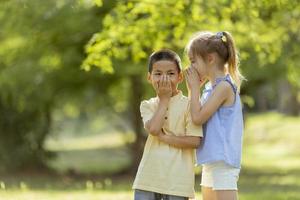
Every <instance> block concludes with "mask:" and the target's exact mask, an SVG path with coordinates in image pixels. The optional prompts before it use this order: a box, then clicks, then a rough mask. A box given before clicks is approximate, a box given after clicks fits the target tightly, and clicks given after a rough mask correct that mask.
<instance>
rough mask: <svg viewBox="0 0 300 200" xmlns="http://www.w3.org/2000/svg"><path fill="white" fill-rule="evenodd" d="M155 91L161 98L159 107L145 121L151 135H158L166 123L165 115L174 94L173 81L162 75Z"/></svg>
mask: <svg viewBox="0 0 300 200" xmlns="http://www.w3.org/2000/svg"><path fill="white" fill-rule="evenodd" d="M155 91H156V94H157V96H158V98H159V103H158V107H157V110H156V111H155V113H154V115H153V116H152V118H151V119H150V120H149V121H147V122H146V123H145V129H146V130H147V131H148V132H149V133H150V134H151V135H154V136H157V135H158V134H159V133H160V131H161V129H162V127H163V125H164V123H165V115H166V112H167V109H168V104H169V101H170V98H171V96H172V87H171V81H170V79H169V77H168V76H166V75H164V76H162V77H161V79H160V81H159V82H158V83H157V84H156V86H155Z"/></svg>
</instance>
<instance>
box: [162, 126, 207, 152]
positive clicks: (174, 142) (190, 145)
mask: <svg viewBox="0 0 300 200" xmlns="http://www.w3.org/2000/svg"><path fill="white" fill-rule="evenodd" d="M158 139H159V140H160V141H162V142H164V143H167V144H169V145H171V146H174V147H176V148H180V149H196V148H198V147H199V145H200V142H201V138H200V136H175V135H167V134H165V133H164V132H163V130H161V131H160V133H159V135H158Z"/></svg>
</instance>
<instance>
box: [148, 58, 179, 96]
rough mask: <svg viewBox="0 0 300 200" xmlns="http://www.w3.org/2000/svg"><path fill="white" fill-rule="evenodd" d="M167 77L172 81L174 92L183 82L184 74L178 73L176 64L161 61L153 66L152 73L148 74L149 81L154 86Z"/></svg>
mask: <svg viewBox="0 0 300 200" xmlns="http://www.w3.org/2000/svg"><path fill="white" fill-rule="evenodd" d="M163 75H166V76H168V77H169V79H170V81H171V87H172V92H175V91H176V90H177V85H178V83H180V82H181V81H182V73H180V72H179V71H178V68H177V65H176V64H175V62H173V61H170V60H160V61H157V62H155V63H154V64H153V66H152V72H151V73H148V81H149V82H151V84H152V86H153V87H154V88H155V85H156V84H157V83H158V82H159V81H160V80H161V78H162V76H163Z"/></svg>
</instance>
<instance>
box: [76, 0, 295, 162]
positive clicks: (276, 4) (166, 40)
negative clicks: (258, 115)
mask: <svg viewBox="0 0 300 200" xmlns="http://www.w3.org/2000/svg"><path fill="white" fill-rule="evenodd" d="M299 10H300V7H299V4H297V3H296V2H294V1H287V0H286V1H269V0H267V1H258V0H257V1H251V2H249V1H246V0H234V1H224V0H214V1H203V0H189V1H186V0H176V1H175V0H171V1H160V0H152V1H149V0H141V1H134V0H128V1H125V2H124V1H119V2H118V3H117V5H116V6H115V7H114V9H112V10H111V11H110V13H108V14H107V15H106V16H105V18H104V20H103V23H102V25H103V27H102V29H101V31H99V32H97V33H95V34H94V36H93V37H92V38H91V40H90V41H89V43H88V44H87V46H86V52H87V57H86V59H85V60H84V62H83V64H82V67H83V68H84V69H86V70H90V69H91V67H93V66H96V67H99V68H100V69H101V70H102V72H104V73H115V74H123V75H124V76H128V78H129V79H130V80H131V81H130V82H131V84H130V85H129V87H131V93H130V95H131V98H128V102H129V104H130V105H131V106H130V107H129V108H131V109H132V110H129V112H131V113H133V115H134V120H132V121H131V122H132V127H134V130H135V133H136V141H135V145H133V152H135V153H133V158H134V160H135V161H136V159H138V158H139V157H140V155H136V152H142V150H141V145H140V144H141V143H142V141H143V138H144V137H143V133H142V132H143V131H142V130H143V129H142V127H141V121H140V119H139V118H140V116H139V115H140V114H139V111H138V108H139V102H140V100H141V98H142V97H144V96H145V92H144V91H145V89H144V86H143V85H142V83H143V80H142V79H143V78H144V77H145V76H144V75H143V74H146V67H145V66H146V59H147V57H148V55H149V54H150V53H151V52H152V51H154V50H157V49H161V48H171V49H174V50H175V51H177V52H179V53H181V55H183V50H184V47H185V45H186V43H187V42H188V39H189V38H190V36H191V35H192V34H193V33H195V32H197V31H199V30H211V31H220V30H228V31H230V32H232V34H233V35H234V37H235V39H236V42H237V44H238V48H239V50H240V52H241V58H242V71H243V73H244V74H245V76H246V77H247V79H249V81H248V82H247V83H246V84H245V85H244V87H243V88H242V94H243V93H247V94H248V93H249V94H250V96H254V94H255V93H256V90H255V88H257V87H258V86H260V85H261V84H262V83H263V82H268V81H271V82H276V80H278V79H280V78H283V79H286V78H288V81H289V83H291V84H292V85H293V87H296V88H299V85H298V82H299V81H298V79H299V75H300V74H299V70H298V69H299V67H298V64H297V63H298V62H297V60H298V59H297V58H295V55H297V53H299V45H297V44H298V43H299V24H300V20H299V19H300V15H299V14H300V13H299ZM295 27H298V28H295ZM285 48H287V49H289V50H291V51H292V52H293V53H291V54H289V53H288V52H283V50H284V49H285ZM286 54H289V55H288V56H286ZM120 63H122V64H120ZM124 63H125V64H124ZM296 82H297V83H296ZM136 85H138V86H139V87H136ZM246 91H247V92H246ZM297 91H298V89H297ZM297 94H298V93H297ZM136 163H137V162H133V164H136Z"/></svg>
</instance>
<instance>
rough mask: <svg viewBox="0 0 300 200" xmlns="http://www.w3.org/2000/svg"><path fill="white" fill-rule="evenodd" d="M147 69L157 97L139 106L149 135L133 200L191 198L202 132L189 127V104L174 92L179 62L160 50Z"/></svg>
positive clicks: (176, 91)
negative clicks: (197, 150) (195, 162)
mask: <svg viewBox="0 0 300 200" xmlns="http://www.w3.org/2000/svg"><path fill="white" fill-rule="evenodd" d="M148 67H149V68H148V81H149V83H151V84H152V86H153V87H154V89H155V91H156V94H157V96H156V97H154V98H151V99H149V100H147V101H142V103H141V106H140V110H141V115H142V119H143V122H144V127H145V129H146V131H147V132H148V134H149V135H148V138H147V141H146V144H145V147H144V153H143V157H142V160H141V162H140V165H139V168H138V172H137V175H136V178H135V181H134V184H133V189H134V190H135V192H134V199H135V200H157V199H159V200H161V199H164V200H165V199H168V200H186V199H188V198H189V197H190V198H194V158H195V154H194V153H195V149H196V148H197V147H198V146H199V144H200V139H201V137H202V129H201V126H196V125H194V124H193V123H192V121H191V115H190V112H189V100H188V98H187V97H185V96H183V95H182V92H181V91H180V90H178V89H177V86H178V84H179V83H180V82H182V80H183V75H182V72H181V61H180V58H179V56H178V55H177V54H176V53H175V52H173V51H171V50H160V51H157V52H154V53H153V54H152V55H151V56H150V58H149V66H148Z"/></svg>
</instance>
